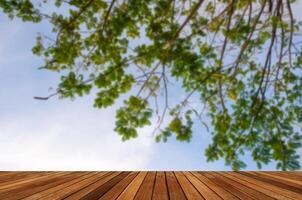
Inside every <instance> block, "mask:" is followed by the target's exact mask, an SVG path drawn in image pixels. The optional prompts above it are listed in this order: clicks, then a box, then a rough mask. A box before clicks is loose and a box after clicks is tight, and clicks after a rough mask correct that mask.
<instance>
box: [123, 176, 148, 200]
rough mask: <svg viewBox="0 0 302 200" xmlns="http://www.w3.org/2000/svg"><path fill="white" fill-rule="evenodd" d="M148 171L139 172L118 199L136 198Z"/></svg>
mask: <svg viewBox="0 0 302 200" xmlns="http://www.w3.org/2000/svg"><path fill="white" fill-rule="evenodd" d="M146 175H147V172H139V174H138V175H137V176H136V177H135V178H134V180H133V181H132V182H131V183H130V184H129V185H128V186H127V188H126V189H125V190H124V191H123V192H122V193H121V194H120V196H119V197H118V198H117V199H118V200H132V199H134V197H135V195H136V193H137V191H138V189H139V187H140V186H141V184H142V183H143V181H144V179H145V177H146Z"/></svg>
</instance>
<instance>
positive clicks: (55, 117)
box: [0, 0, 302, 170]
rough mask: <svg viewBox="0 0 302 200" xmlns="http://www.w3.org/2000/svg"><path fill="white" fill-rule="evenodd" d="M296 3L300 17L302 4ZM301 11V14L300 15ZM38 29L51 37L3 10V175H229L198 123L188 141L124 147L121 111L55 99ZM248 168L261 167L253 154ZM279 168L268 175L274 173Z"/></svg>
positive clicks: (149, 140)
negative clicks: (209, 158) (209, 153)
mask: <svg viewBox="0 0 302 200" xmlns="http://www.w3.org/2000/svg"><path fill="white" fill-rule="evenodd" d="M298 2H299V3H298V4H296V5H295V6H294V8H293V9H294V14H295V17H296V18H298V19H299V20H301V14H299V13H301V10H302V3H301V0H300V1H298ZM299 10H300V12H299ZM37 32H42V33H44V34H47V33H49V32H50V27H49V26H47V24H44V23H42V24H31V23H23V22H21V21H20V20H13V21H11V20H9V19H8V18H7V17H6V16H5V15H4V14H3V13H2V12H0V170H230V168H229V167H227V166H225V165H224V161H223V160H220V161H216V162H211V163H207V162H206V158H205V156H204V150H205V148H206V147H207V146H208V144H209V143H210V142H211V136H210V133H209V132H207V131H206V129H205V128H204V127H202V126H199V125H197V126H195V128H194V135H193V138H192V140H191V142H190V143H188V142H184V143H181V142H178V141H175V139H174V138H173V137H171V138H170V139H169V140H168V142H167V143H156V142H155V140H154V136H153V135H152V131H153V128H152V127H147V128H144V129H143V130H142V131H141V132H140V134H139V137H138V138H136V139H132V140H130V141H127V142H122V141H121V137H120V136H119V135H118V134H117V133H116V132H114V131H113V129H114V124H115V110H116V108H118V107H119V103H117V104H116V105H115V106H113V107H111V108H108V109H105V110H104V109H103V110H99V109H95V108H93V106H92V105H93V98H94V96H93V95H90V96H86V97H83V98H77V99H76V100H74V101H70V100H68V99H65V100H58V99H57V98H52V99H50V100H49V101H37V100H34V99H33V96H46V95H47V94H48V89H49V87H51V86H54V87H55V86H56V85H57V83H58V78H59V75H58V74H56V73H51V72H47V71H43V70H37V68H38V67H40V66H41V65H42V64H43V60H42V59H41V58H38V57H36V56H34V55H33V54H32V52H31V48H32V47H33V45H34V43H35V37H36V35H37ZM244 161H245V162H246V164H247V165H248V167H247V168H246V170H256V169H257V168H256V165H255V163H254V162H253V161H252V159H251V157H250V156H249V155H246V156H245V157H244ZM274 169H275V165H274V163H272V164H269V165H267V166H264V167H263V170H274Z"/></svg>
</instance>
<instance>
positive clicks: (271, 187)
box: [231, 172, 301, 199]
mask: <svg viewBox="0 0 302 200" xmlns="http://www.w3.org/2000/svg"><path fill="white" fill-rule="evenodd" d="M231 175H232V176H236V177H238V178H240V179H242V180H244V181H247V182H250V183H253V184H255V185H258V186H260V187H263V188H266V189H268V190H271V191H273V192H275V193H277V194H279V195H280V196H286V197H287V199H299V198H300V197H301V196H300V195H299V194H297V193H294V192H291V191H288V190H286V189H283V188H280V187H277V186H274V185H271V184H268V183H265V182H262V181H259V180H257V179H254V178H251V177H249V176H245V175H243V174H240V173H237V172H233V173H231Z"/></svg>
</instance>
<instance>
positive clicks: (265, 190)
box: [222, 172, 288, 200]
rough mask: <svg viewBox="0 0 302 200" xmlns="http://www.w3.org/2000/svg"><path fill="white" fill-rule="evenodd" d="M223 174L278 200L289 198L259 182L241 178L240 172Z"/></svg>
mask: <svg viewBox="0 0 302 200" xmlns="http://www.w3.org/2000/svg"><path fill="white" fill-rule="evenodd" d="M222 174H223V176H225V177H227V178H229V179H231V180H234V181H236V182H238V183H239V184H241V185H245V186H246V187H249V188H252V189H254V190H257V191H259V192H262V193H264V194H265V195H267V196H270V197H272V198H275V199H278V200H286V199H288V198H287V197H286V196H283V195H280V194H276V193H275V192H273V191H271V190H268V189H266V188H263V187H261V186H259V185H257V184H254V183H251V182H247V181H245V180H242V179H240V178H239V177H238V174H236V173H227V172H223V173H222Z"/></svg>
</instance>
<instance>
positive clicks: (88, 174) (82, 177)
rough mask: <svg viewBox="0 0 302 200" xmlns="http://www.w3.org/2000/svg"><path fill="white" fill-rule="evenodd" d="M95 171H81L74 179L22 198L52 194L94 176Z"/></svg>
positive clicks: (30, 198) (26, 199)
mask: <svg viewBox="0 0 302 200" xmlns="http://www.w3.org/2000/svg"><path fill="white" fill-rule="evenodd" d="M96 173H97V172H83V173H82V174H80V175H79V176H74V179H73V180H71V181H66V182H65V183H63V184H60V185H57V186H55V187H52V188H49V189H46V190H43V191H41V192H38V193H35V194H34V195H31V196H28V197H27V198H24V199H23V200H32V199H40V198H42V197H44V196H47V195H49V194H52V193H54V192H57V191H59V190H62V189H64V188H66V187H69V186H71V185H73V184H77V183H79V182H80V181H82V180H85V179H87V178H89V177H92V176H94V175H95V174H96Z"/></svg>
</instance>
